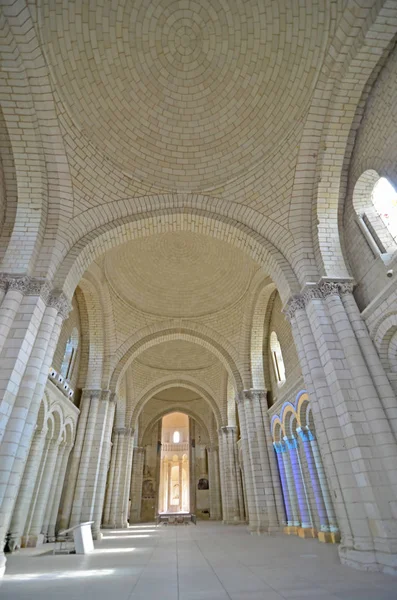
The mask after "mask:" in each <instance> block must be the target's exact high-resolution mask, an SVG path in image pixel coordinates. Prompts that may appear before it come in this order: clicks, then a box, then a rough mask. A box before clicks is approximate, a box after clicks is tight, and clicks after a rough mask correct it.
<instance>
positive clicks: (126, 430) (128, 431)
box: [113, 427, 134, 437]
mask: <svg viewBox="0 0 397 600" xmlns="http://www.w3.org/2000/svg"><path fill="white" fill-rule="evenodd" d="M113 431H114V433H117V434H118V435H125V436H127V435H130V436H131V437H132V436H133V435H134V429H132V428H131V427H115V428H114V429H113Z"/></svg>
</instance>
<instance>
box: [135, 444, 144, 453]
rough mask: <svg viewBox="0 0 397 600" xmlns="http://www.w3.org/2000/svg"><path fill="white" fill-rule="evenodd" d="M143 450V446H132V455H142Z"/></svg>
mask: <svg viewBox="0 0 397 600" xmlns="http://www.w3.org/2000/svg"><path fill="white" fill-rule="evenodd" d="M144 453H145V448H144V447H143V446H134V454H144Z"/></svg>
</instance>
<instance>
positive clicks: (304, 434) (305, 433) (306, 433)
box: [296, 427, 315, 442]
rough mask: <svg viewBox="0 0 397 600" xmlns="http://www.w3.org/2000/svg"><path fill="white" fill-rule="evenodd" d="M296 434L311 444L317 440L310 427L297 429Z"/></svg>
mask: <svg viewBox="0 0 397 600" xmlns="http://www.w3.org/2000/svg"><path fill="white" fill-rule="evenodd" d="M296 433H297V434H298V435H299V436H300V437H301V439H302V440H303V441H304V442H311V441H312V440H314V439H315V437H314V435H313V434H312V432H311V431H310V429H309V428H308V427H297V429H296Z"/></svg>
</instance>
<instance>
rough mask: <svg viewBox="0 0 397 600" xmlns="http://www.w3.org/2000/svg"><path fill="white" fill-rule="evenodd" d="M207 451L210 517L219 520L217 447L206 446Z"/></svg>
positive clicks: (219, 500)
mask: <svg viewBox="0 0 397 600" xmlns="http://www.w3.org/2000/svg"><path fill="white" fill-rule="evenodd" d="M207 453H208V477H209V487H210V518H211V520H212V521H219V520H220V519H221V518H222V510H221V489H220V477H219V458H218V447H217V446H211V447H208V448H207Z"/></svg>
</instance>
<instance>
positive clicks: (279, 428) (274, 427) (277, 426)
mask: <svg viewBox="0 0 397 600" xmlns="http://www.w3.org/2000/svg"><path fill="white" fill-rule="evenodd" d="M270 425H271V431H272V438H273V441H274V442H281V441H282V440H283V437H284V435H285V432H284V428H283V423H282V422H281V419H280V417H279V416H278V415H273V417H272V420H271V423H270Z"/></svg>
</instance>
